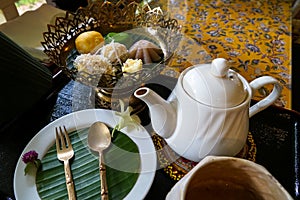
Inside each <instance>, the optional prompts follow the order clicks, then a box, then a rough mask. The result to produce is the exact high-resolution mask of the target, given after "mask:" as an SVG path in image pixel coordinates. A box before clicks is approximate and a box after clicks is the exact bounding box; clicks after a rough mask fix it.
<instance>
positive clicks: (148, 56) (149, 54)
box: [128, 40, 163, 64]
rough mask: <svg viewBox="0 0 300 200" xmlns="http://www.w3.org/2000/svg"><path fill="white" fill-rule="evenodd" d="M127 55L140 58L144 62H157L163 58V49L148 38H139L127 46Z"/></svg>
mask: <svg viewBox="0 0 300 200" xmlns="http://www.w3.org/2000/svg"><path fill="white" fill-rule="evenodd" d="M128 51H129V57H130V58H134V59H141V60H142V61H143V63H144V64H149V63H155V62H159V61H161V60H162V58H163V51H162V50H161V48H159V47H158V46H157V45H155V44H154V43H152V42H150V41H148V40H139V41H137V42H136V43H135V44H133V45H132V46H131V47H130V48H129V50H128Z"/></svg>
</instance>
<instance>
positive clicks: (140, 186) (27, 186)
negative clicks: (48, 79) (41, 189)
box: [14, 109, 157, 200]
mask: <svg viewBox="0 0 300 200" xmlns="http://www.w3.org/2000/svg"><path fill="white" fill-rule="evenodd" d="M95 121H101V122H104V123H106V124H108V125H109V126H111V127H114V126H115V125H116V124H117V122H118V119H117V118H116V117H115V115H113V111H110V110H103V109H88V110H82V111H78V112H74V113H71V114H68V115H65V116H63V117H61V118H59V119H57V120H56V121H54V122H52V123H50V124H48V125H47V126H46V127H44V128H43V129H42V130H40V131H39V132H38V133H37V134H36V135H35V136H34V137H33V138H32V140H31V141H30V142H29V143H28V144H27V146H26V147H25V149H24V150H23V152H22V155H23V154H24V153H26V152H28V151H30V150H35V151H36V152H38V153H39V158H42V157H43V156H44V155H45V154H46V153H47V151H48V149H49V148H50V147H51V146H52V145H53V144H54V141H55V132H54V130H55V127H56V126H61V125H65V126H66V128H67V130H69V131H74V130H79V129H82V128H86V127H89V126H90V125H91V124H92V123H94V122H95ZM122 132H124V133H125V134H127V135H128V136H129V137H130V138H131V139H132V140H133V141H134V142H135V143H136V144H137V146H138V148H139V153H140V157H141V173H140V175H139V177H138V179H137V181H136V183H135V185H134V186H133V188H132V190H131V191H130V192H129V193H128V194H127V196H126V197H125V199H143V198H144V197H145V196H146V194H147V193H148V191H149V189H150V187H151V185H152V182H153V179H154V176H155V171H156V162H157V160H156V159H157V158H156V151H155V147H154V144H153V142H152V140H151V137H150V135H149V133H148V132H147V131H146V130H145V129H144V128H143V127H142V126H141V127H140V128H139V129H134V130H128V129H124V130H122ZM22 155H21V156H20V158H19V160H18V163H17V166H16V170H15V175H14V193H15V197H16V199H17V200H22V199H24V200H28V199H30V200H38V199H40V197H39V195H38V192H37V189H36V185H35V177H34V176H28V175H27V176H24V168H25V164H24V162H23V161H22Z"/></svg>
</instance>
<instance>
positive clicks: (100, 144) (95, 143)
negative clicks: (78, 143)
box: [88, 122, 111, 200]
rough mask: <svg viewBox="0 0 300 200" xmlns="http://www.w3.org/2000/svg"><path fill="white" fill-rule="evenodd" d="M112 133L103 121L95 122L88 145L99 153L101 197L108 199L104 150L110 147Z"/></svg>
mask: <svg viewBox="0 0 300 200" xmlns="http://www.w3.org/2000/svg"><path fill="white" fill-rule="evenodd" d="M110 143H111V135H110V131H109V129H108V127H107V126H106V125H105V124H104V123H102V122H95V123H93V124H92V126H91V127H90V129H89V134H88V146H89V148H90V149H92V150H93V151H97V152H98V153H99V170H100V181H101V199H103V200H108V188H107V182H106V167H105V165H104V158H103V150H104V149H106V148H107V147H109V145H110Z"/></svg>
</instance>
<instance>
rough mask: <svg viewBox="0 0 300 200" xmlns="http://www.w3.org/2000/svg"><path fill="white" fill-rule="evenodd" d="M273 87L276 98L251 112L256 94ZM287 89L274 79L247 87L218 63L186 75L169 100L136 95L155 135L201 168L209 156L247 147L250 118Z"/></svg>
mask: <svg viewBox="0 0 300 200" xmlns="http://www.w3.org/2000/svg"><path fill="white" fill-rule="evenodd" d="M267 84H273V85H274V87H273V90H272V92H271V93H270V94H269V95H268V96H267V97H265V98H264V99H262V100H261V101H259V102H257V103H256V104H254V105H253V106H251V107H250V101H251V98H252V97H253V93H254V92H255V91H256V90H258V89H259V88H261V87H263V86H265V85H267ZM281 90H282V87H281V86H280V84H279V83H278V81H277V80H276V79H275V78H273V77H270V76H263V77H259V78H257V79H255V80H253V81H252V82H250V83H248V82H247V81H246V79H245V78H244V77H242V76H241V75H240V74H238V73H236V72H235V71H233V70H231V69H229V66H228V64H227V61H226V60H225V59H223V58H217V59H215V60H213V61H212V63H211V64H200V65H195V66H192V67H190V68H187V69H185V70H184V71H183V72H182V73H181V74H180V76H179V78H178V81H177V83H176V86H175V88H174V90H173V91H172V93H171V95H170V96H169V98H168V99H167V100H164V99H163V98H161V97H160V96H159V95H158V94H156V93H155V92H154V91H153V90H151V89H149V88H147V87H142V88H139V89H137V90H136V91H135V92H134V95H135V97H137V98H139V99H141V100H143V101H144V102H145V103H146V104H147V106H148V107H149V110H150V117H151V123H152V126H153V129H154V131H156V132H157V134H158V135H160V136H162V137H163V138H164V139H165V140H166V142H167V143H168V145H169V146H170V147H171V148H172V149H173V150H174V151H175V152H176V153H178V154H179V155H180V156H182V157H184V158H187V159H189V160H192V161H195V162H199V161H200V160H201V159H203V158H204V157H205V156H207V155H216V156H218V155H223V156H234V155H236V154H237V153H238V152H239V151H240V150H241V149H242V148H243V147H244V145H245V143H246V139H247V135H248V129H249V118H250V117H252V116H253V115H255V114H256V113H258V112H260V111H262V110H264V109H265V108H267V107H268V106H270V105H271V104H273V103H274V102H275V101H276V99H277V98H278V97H279V95H280V93H281Z"/></svg>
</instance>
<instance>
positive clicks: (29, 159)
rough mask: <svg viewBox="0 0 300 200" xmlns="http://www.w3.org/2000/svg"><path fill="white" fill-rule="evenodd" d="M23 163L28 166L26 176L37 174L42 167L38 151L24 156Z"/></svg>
mask: <svg viewBox="0 0 300 200" xmlns="http://www.w3.org/2000/svg"><path fill="white" fill-rule="evenodd" d="M22 160H23V162H24V163H25V164H26V167H25V169H24V174H25V175H27V174H31V173H33V172H35V171H36V170H37V169H38V168H39V166H40V165H41V160H40V159H38V153H37V152H36V151H29V152H27V153H25V154H24V155H23V156H22Z"/></svg>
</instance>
